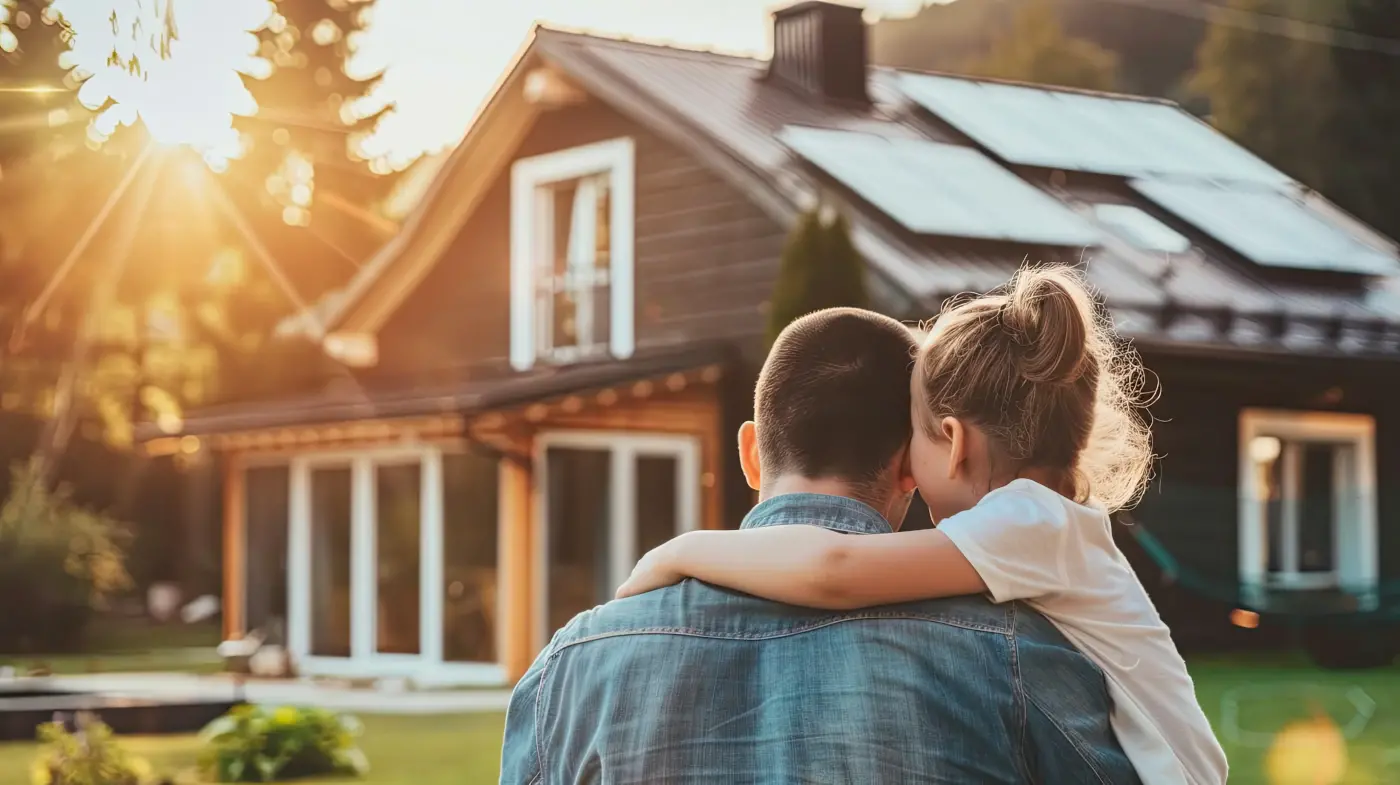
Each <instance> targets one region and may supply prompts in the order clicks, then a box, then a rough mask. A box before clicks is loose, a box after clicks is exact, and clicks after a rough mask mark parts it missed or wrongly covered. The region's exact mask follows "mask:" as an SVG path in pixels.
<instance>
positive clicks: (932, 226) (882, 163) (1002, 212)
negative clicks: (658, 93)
mask: <svg viewBox="0 0 1400 785" xmlns="http://www.w3.org/2000/svg"><path fill="white" fill-rule="evenodd" d="M779 139H780V140H781V141H782V142H783V143H784V144H785V145H787V146H788V148H789V149H791V150H793V151H794V152H795V153H797V154H798V155H800V156H801V157H803V158H805V159H807V160H808V161H809V162H811V163H812V164H814V165H816V166H817V167H819V168H820V169H822V170H823V171H825V172H826V173H827V174H828V175H830V176H831V177H832V178H834V179H836V180H837V181H839V182H840V183H841V184H842V185H844V186H846V187H847V188H849V189H851V190H852V191H854V192H855V193H856V194H857V195H858V196H860V197H861V198H862V199H864V200H865V201H867V202H869V203H870V204H872V205H874V206H875V207H876V208H878V209H879V210H881V211H882V212H884V213H885V214H886V215H888V216H889V217H890V218H892V219H893V220H895V221H896V222H898V223H899V224H900V225H902V226H904V227H905V228H907V229H909V230H910V231H912V232H915V233H917V234H923V235H941V236H947V237H968V238H976V239H987V240H1003V241H1008V242H1016V243H1025V244H1034V245H1056V246H1069V247H1076V246H1085V245H1097V244H1099V239H1100V238H1099V232H1098V230H1097V229H1095V228H1094V227H1093V226H1092V225H1091V224H1090V223H1089V222H1088V221H1087V220H1085V219H1084V218H1082V217H1081V216H1079V215H1078V214H1076V213H1074V212H1073V211H1071V210H1070V209H1069V208H1068V207H1066V206H1065V205H1063V204H1062V203H1060V202H1059V201H1058V200H1056V199H1055V198H1053V197H1051V196H1050V195H1049V194H1046V193H1045V192H1043V191H1041V190H1039V189H1037V188H1035V187H1034V186H1032V185H1030V184H1029V183H1027V182H1026V181H1024V180H1022V179H1021V178H1019V177H1017V176H1016V175H1014V174H1012V173H1011V172H1010V171H1008V170H1007V169H1005V168H1004V167H1002V166H1000V165H998V164H997V163H995V162H993V161H992V160H991V159H990V158H987V157H986V156H985V155H983V154H982V153H980V152H978V151H977V150H974V149H972V148H970V147H963V146H958V145H949V144H939V143H937V142H930V141H926V140H921V139H890V138H885V137H882V136H876V135H873V134H866V133H856V132H849V131H831V130H824V129H815V128H802V127H796V126H789V127H787V128H784V129H783V130H782V131H781V132H780V134H779Z"/></svg>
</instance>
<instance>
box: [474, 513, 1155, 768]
mask: <svg viewBox="0 0 1400 785" xmlns="http://www.w3.org/2000/svg"><path fill="white" fill-rule="evenodd" d="M794 523H801V524H814V525H818V526H823V527H825V528H828V529H833V530H836V531H840V532H846V533H849V534H878V533H887V532H889V531H890V527H889V524H888V523H887V522H886V521H885V519H884V518H882V517H881V516H880V514H879V513H877V512H876V511H875V510H874V509H872V508H870V507H868V506H866V505H864V504H861V503H860V502H857V501H854V500H851V499H846V498H840V497H835V496H819V495H814V494H791V495H785V496H778V497H775V498H773V499H769V500H768V501H765V502H764V503H762V504H760V505H758V506H757V507H755V508H754V509H753V511H752V512H751V513H750V514H749V515H748V517H747V518H746V519H745V520H744V524H743V525H744V528H752V527H757V526H777V525H781V524H794ZM1108 715H1109V699H1108V693H1107V688H1106V685H1105V682H1104V676H1103V674H1102V672H1100V671H1099V670H1098V668H1097V667H1095V666H1094V665H1093V663H1091V662H1090V661H1089V660H1088V659H1086V658H1085V657H1084V656H1083V655H1082V654H1080V653H1079V652H1077V651H1076V650H1075V649H1074V648H1073V647H1072V646H1071V645H1070V644H1069V643H1068V642H1067V641H1066V640H1065V639H1064V638H1063V637H1062V636H1061V635H1060V634H1059V633H1058V632H1057V631H1056V630H1055V628H1054V627H1053V626H1051V624H1050V623H1049V622H1048V621H1046V620H1045V619H1044V617H1042V616H1040V615H1039V614H1037V613H1036V612H1035V611H1033V610H1031V609H1030V608H1028V607H1026V606H1024V605H1021V604H1019V603H1009V604H1005V605H993V604H992V603H990V602H989V601H987V600H986V599H984V598H981V597H959V598H955V599H946V600H936V601H927V602H914V603H907V604H903V605H890V606H884V607H879V608H867V609H863V610H857V611H843V612H833V611H823V610H814V609H807V608H795V607H791V606H787V605H782V604H779V603H774V602H768V601H765V600H760V599H757V598H755V597H751V596H748V595H744V594H740V593H737V592H732V591H727V590H725V589H720V588H717V587H714V586H710V585H708V584H704V583H700V582H699V581H694V580H688V581H685V582H683V583H680V584H678V585H676V586H671V587H669V588H666V589H661V590H658V591H653V592H650V593H647V594H644V595H641V596H638V597H631V598H628V599H626V600H620V601H615V602H610V603H608V604H606V605H603V606H600V607H598V608H594V609H593V610H591V611H587V612H585V613H582V614H579V615H578V616H577V617H575V618H574V619H573V621H571V622H570V623H569V624H568V625H567V626H565V627H564V628H563V629H561V630H560V631H559V632H558V633H557V634H556V635H555V636H554V639H553V640H552V641H550V643H549V645H548V646H546V647H545V650H544V651H543V652H541V653H540V656H539V658H538V659H537V660H536V661H535V663H534V665H533V666H531V668H530V669H529V671H528V672H527V673H526V674H525V676H524V677H523V678H522V679H521V680H520V682H519V684H517V685H516V687H515V692H514V694H513V695H512V696H511V701H510V709H509V712H508V713H507V717H506V732H505V747H504V750H503V753H502V762H501V782H502V783H512V784H514V783H520V784H521V785H523V784H524V783H548V784H549V785H562V784H563V783H668V784H678V783H779V784H785V783H859V784H860V785H867V784H869V785H877V784H879V783H956V784H957V785H965V784H967V783H1047V784H1048V785H1078V783H1115V784H1116V783H1137V782H1138V779H1137V775H1136V774H1135V773H1134V771H1133V768H1132V765H1131V764H1130V763H1129V762H1128V760H1127V758H1126V757H1125V756H1124V754H1123V751H1122V749H1121V748H1120V747H1119V746H1118V742H1117V740H1116V739H1115V738H1114V736H1113V732H1112V730H1111V729H1110V727H1109V722H1108Z"/></svg>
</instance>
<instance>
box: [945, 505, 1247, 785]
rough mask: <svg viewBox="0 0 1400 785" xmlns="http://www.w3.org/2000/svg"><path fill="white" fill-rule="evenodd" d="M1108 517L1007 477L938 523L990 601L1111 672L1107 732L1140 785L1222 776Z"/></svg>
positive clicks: (1209, 782)
mask: <svg viewBox="0 0 1400 785" xmlns="http://www.w3.org/2000/svg"><path fill="white" fill-rule="evenodd" d="M1110 525H1111V524H1110V522H1109V518H1108V514H1107V513H1106V512H1105V511H1104V509H1103V508H1102V507H1094V506H1085V505H1081V504H1077V503H1075V502H1073V501H1071V500H1070V499H1066V498H1065V497H1063V496H1061V495H1060V494H1058V493H1055V492H1054V491H1052V490H1050V489H1049V488H1046V487H1045V486H1043V485H1040V484H1039V483H1036V482H1033V481H1031V480H1024V479H1022V480H1016V481H1014V482H1012V483H1010V484H1009V485H1006V486H1005V487H1002V488H998V489H996V490H994V491H992V492H991V493H989V494H987V495H986V496H985V497H983V499H982V501H980V502H978V504H977V506H976V507H973V508H972V509H970V510H968V511H966V512H963V513H959V514H958V515H954V516H952V517H950V518H948V519H947V520H945V521H943V522H942V523H941V524H939V526H938V530H939V531H941V532H943V533H944V534H946V535H947V536H948V539H950V540H952V541H953V544H954V545H956V546H957V547H958V550H960V551H962V554H963V555H964V556H966V557H967V560H968V561H970V562H972V566H973V567H974V568H975V569H976V570H977V572H978V574H980V575H981V576H982V580H983V581H985V582H986V584H987V589H988V592H989V593H990V594H991V596H992V600H993V601H994V602H1009V601H1011V600H1025V601H1026V602H1028V603H1029V604H1030V605H1031V606H1033V607H1034V608H1035V609H1036V610H1038V611H1040V612H1041V613H1042V614H1044V615H1045V617H1046V618H1048V619H1049V620H1050V621H1051V622H1053V623H1054V624H1055V626H1056V627H1058V628H1059V630H1060V632H1062V633H1063V634H1064V636H1065V637H1066V638H1068V639H1069V641H1070V642H1071V643H1073V644H1074V645H1075V646H1076V647H1078V648H1079V650H1080V651H1081V652H1083V653H1084V654H1085V655H1086V656H1088V657H1089V658H1090V659H1092V660H1093V661H1094V662H1095V663H1096V664H1098V666H1099V667H1100V668H1102V669H1103V672H1104V674H1105V675H1106V676H1107V677H1108V692H1109V695H1110V697H1111V698H1112V699H1113V714H1112V722H1113V730H1114V732H1115V733H1116V734H1117V736H1118V741H1119V743H1120V744H1122V745H1123V751H1124V752H1126V753H1127V755H1128V759H1129V760H1131V761H1132V763H1133V767H1134V768H1136V769H1137V772H1138V776H1139V777H1140V778H1141V779H1142V781H1143V783H1145V785H1160V784H1162V783H1172V785H1217V784H1218V783H1224V782H1225V778H1226V775H1227V774H1228V772H1229V765H1228V764H1227V762H1226V760H1225V751H1224V750H1222V749H1221V748H1220V743H1219V742H1217V741H1216V739H1215V734H1214V733H1213V732H1212V731H1211V728H1210V723H1209V722H1208V721H1207V720H1206V716H1205V714H1204V713H1203V712H1202V711H1201V707H1200V704H1199V703H1197V701H1196V691H1195V687H1194V685H1193V684H1192V683H1191V676H1190V674H1189V673H1187V672H1186V663H1185V662H1183V661H1182V659H1181V655H1180V654H1179V653H1178V652H1177V650H1176V644H1174V643H1172V636H1171V632H1170V631H1169V630H1168V629H1167V626H1166V625H1165V624H1163V623H1162V619H1161V617H1160V616H1158V615H1157V609H1156V608H1155V607H1153V605H1152V600H1151V599H1149V598H1148V596H1147V590H1146V589H1144V588H1143V587H1142V583H1141V582H1139V581H1138V578H1137V574H1136V573H1134V572H1133V568H1132V567H1131V566H1129V564H1128V560H1127V559H1126V558H1125V557H1124V556H1123V554H1122V552H1121V551H1119V550H1118V546H1117V545H1116V544H1115V543H1114V542H1113V533H1112V531H1111V530H1110Z"/></svg>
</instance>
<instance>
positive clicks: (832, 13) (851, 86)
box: [768, 0, 870, 104]
mask: <svg viewBox="0 0 1400 785" xmlns="http://www.w3.org/2000/svg"><path fill="white" fill-rule="evenodd" d="M861 14H862V10H861V9H860V8H856V7H853V6H848V5H840V4H838V3H828V2H824V1H823V0H808V1H807V2H802V3H797V4H796V5H791V6H788V7H787V8H781V9H778V10H777V11H774V12H773V60H772V62H770V63H769V64H768V78H770V79H780V80H782V81H783V82H786V83H787V84H788V85H790V86H792V87H795V88H797V89H799V90H802V91H804V92H807V93H811V94H812V95H816V96H820V97H822V98H826V99H830V100H833V101H844V102H848V103H859V104H867V103H869V102H870V98H869V96H868V95H867V94H866V92H865V77H866V74H865V70H866V69H865V66H866V53H865V20H864V19H863V18H862V16H861Z"/></svg>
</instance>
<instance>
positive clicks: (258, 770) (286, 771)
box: [199, 706, 369, 782]
mask: <svg viewBox="0 0 1400 785" xmlns="http://www.w3.org/2000/svg"><path fill="white" fill-rule="evenodd" d="M360 731H361V727H360V722H359V720H357V719H355V718H354V717H349V716H342V715H338V714H336V713H335V712H331V711H326V710H324V709H297V708H293V707H291V706H282V707H280V708H275V709H265V708H262V707H260V706H239V707H237V708H235V709H233V710H232V711H230V712H229V713H228V714H225V715H224V716H222V717H220V718H218V719H217V720H214V721H213V722H211V723H209V724H208V725H207V726H205V728H204V730H203V731H201V732H200V734H199V740H200V745H201V749H200V753H199V770H200V774H201V776H203V777H205V778H207V779H209V780H212V781H214V782H272V781H274V780H288V779H294V778H297V777H312V776H316V775H321V774H353V775H357V776H363V775H364V774H365V773H366V772H368V771H369V761H368V760H367V759H366V758H365V754H364V753H363V752H361V751H360V748H359V746H358V744H357V739H358V738H359V736H360Z"/></svg>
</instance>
